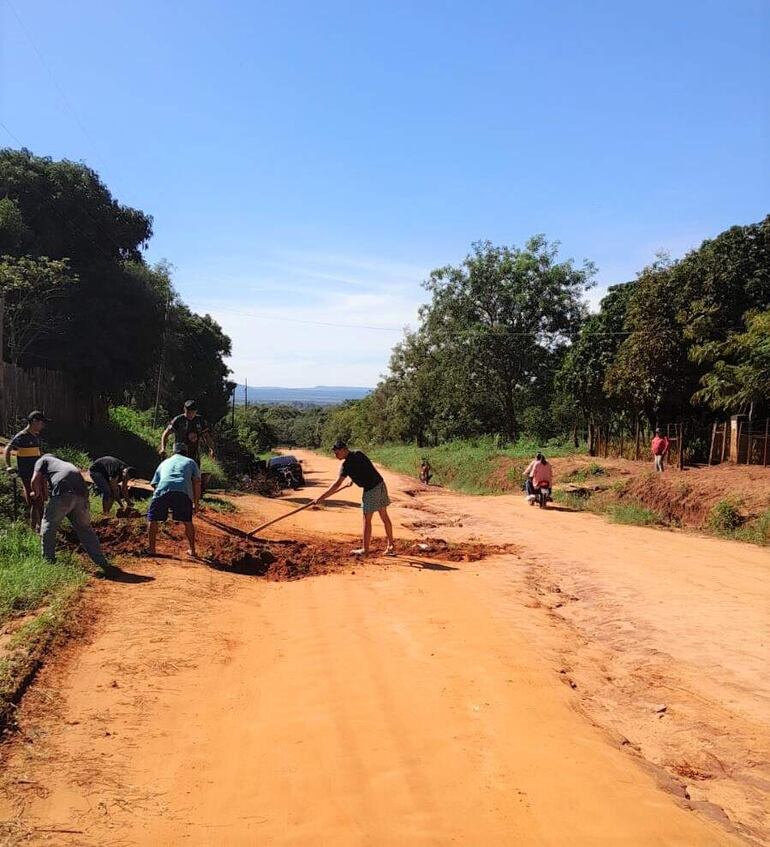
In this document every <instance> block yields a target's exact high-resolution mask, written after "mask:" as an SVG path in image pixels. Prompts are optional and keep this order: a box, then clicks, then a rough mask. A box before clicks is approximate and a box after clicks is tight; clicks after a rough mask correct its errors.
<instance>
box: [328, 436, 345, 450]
mask: <svg viewBox="0 0 770 847" xmlns="http://www.w3.org/2000/svg"><path fill="white" fill-rule="evenodd" d="M347 449H348V445H347V444H345V442H344V441H343V440H342V439H341V438H338V439H337V440H336V441H335V442H334V444H332V452H336V451H337V450H347Z"/></svg>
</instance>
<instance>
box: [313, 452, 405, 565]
mask: <svg viewBox="0 0 770 847" xmlns="http://www.w3.org/2000/svg"><path fill="white" fill-rule="evenodd" d="M332 452H333V453H334V455H335V456H336V458H338V459H340V460H342V466H341V467H340V473H339V476H338V477H337V479H336V480H335V481H334V482H333V483H332V484H331V485H330V486H329V487H328V488H327V489H326V491H324V493H323V494H321V495H320V496H319V497H317V498H316V499H315V500H314V501H313V503H314V505H316V506H318V505H319V504H320V503H322V502H323V501H324V500H326V499H327V498H329V497H331V496H332V494H334V493H335V492H336V491H339V490H340V488H342V486H343V484H344V482H345V479H346V478H348V477H349V478H350V479H351V481H352V482H353V483H354V484H355V485H358V486H359V487H360V488H363V490H364V493H363V497H362V499H361V509H362V510H363V516H364V526H363V542H364V546H363V547H360V548H358V549H357V550H354V551H353V555H355V556H368V555H369V548H370V546H371V541H372V518H373V517H374V514H375V512H376V513H377V514H379V516H380V519H381V520H382V524H383V526H384V527H385V535H386V536H387V539H388V546H387V547H386V548H385V555H386V556H395V555H396V550H395V542H394V540H393V524H392V523H391V521H390V516H389V515H388V506H389V505H390V497H388V489H387V486H386V485H385V480H384V479H383V478H382V476H381V475H380V473H379V471H378V470H377V468H375V467H374V465H373V464H372V462H371V459H370V458H369V457H368V456H367V455H365V454H364V453H362V452H361V451H360V450H349V449H348V445H347V444H345V442H344V441H341V440H337V441H336V442H335V443H334V446H333V447H332Z"/></svg>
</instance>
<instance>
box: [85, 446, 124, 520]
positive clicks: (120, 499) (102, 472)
mask: <svg viewBox="0 0 770 847" xmlns="http://www.w3.org/2000/svg"><path fill="white" fill-rule="evenodd" d="M88 473H89V474H90V476H91V482H93V484H94V486H95V487H96V489H97V490H98V491H99V493H100V494H101V495H102V511H103V512H104V514H105V515H108V514H109V513H110V510H111V509H112V504H113V503H115V502H116V501H117V503H118V508H120V509H123V508H126V507H128V506H129V505H130V502H131V501H130V494H129V490H128V481H129V479H133V478H134V477H135V476H136V470H135V469H134V468H131V467H129V466H128V465H127V464H126V463H125V462H121V461H120V459H116V458H115V457H114V456H102V457H101V459H97V460H96V461H95V462H94V463H93V464H92V465H91V467H90V468H89V469H88Z"/></svg>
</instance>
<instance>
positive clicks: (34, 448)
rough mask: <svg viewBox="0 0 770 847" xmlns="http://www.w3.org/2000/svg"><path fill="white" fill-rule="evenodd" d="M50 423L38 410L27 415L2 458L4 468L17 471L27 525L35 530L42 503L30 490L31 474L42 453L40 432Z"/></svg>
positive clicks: (11, 471)
mask: <svg viewBox="0 0 770 847" xmlns="http://www.w3.org/2000/svg"><path fill="white" fill-rule="evenodd" d="M47 423H50V421H49V420H48V418H47V417H46V416H45V415H44V414H43V413H42V412H39V411H34V412H30V413H29V415H27V425H26V426H25V427H24V429H22V430H21V432H17V433H16V435H14V436H13V438H12V439H11V440H10V441H9V442H8V444H7V445H6V448H5V451H4V454H3V458H4V459H5V469H6V471H8V472H9V473H17V474H18V475H19V479H20V480H21V484H22V490H23V492H24V502H25V503H26V504H27V509H28V516H29V525H30V526H31V527H32V529H34V530H35V532H37V531H38V530H39V529H40V520H41V518H42V516H43V503H42V501H41V500H38V498H37V497H35V495H34V494H33V492H32V474H33V473H34V472H35V462H37V460H38V459H39V458H40V457H41V456H42V455H43V450H42V449H41V448H42V444H41V441H40V433H41V432H42V431H43V427H44V426H45V425H46V424H47ZM13 452H15V453H16V470H15V471H14V469H13V468H12V467H11V453H13Z"/></svg>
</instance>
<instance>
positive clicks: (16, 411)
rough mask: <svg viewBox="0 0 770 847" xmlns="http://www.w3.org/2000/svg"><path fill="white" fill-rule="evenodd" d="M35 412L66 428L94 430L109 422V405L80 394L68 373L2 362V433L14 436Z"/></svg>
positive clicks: (0, 374) (0, 416)
mask: <svg viewBox="0 0 770 847" xmlns="http://www.w3.org/2000/svg"><path fill="white" fill-rule="evenodd" d="M33 409H40V410H41V411H43V412H45V414H46V415H48V416H50V417H51V418H52V419H53V420H54V421H55V422H56V423H57V424H61V425H63V426H78V427H90V426H93V425H94V424H97V423H101V422H103V421H104V420H106V419H107V405H106V403H104V402H103V401H102V400H100V399H98V398H94V397H88V396H84V395H83V394H82V393H80V392H78V391H77V389H76V388H75V386H74V384H73V382H72V379H71V378H70V377H69V376H68V375H67V374H65V373H62V372H61V371H50V370H46V369H45V368H29V369H25V368H20V367H18V366H17V365H12V364H9V363H8V362H0V427H1V428H2V433H3V434H6V435H10V434H13V433H14V432H16V431H17V430H18V429H20V428H21V426H22V424H23V423H24V418H25V417H26V416H27V415H28V414H29V413H30V412H31V411H32V410H33Z"/></svg>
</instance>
